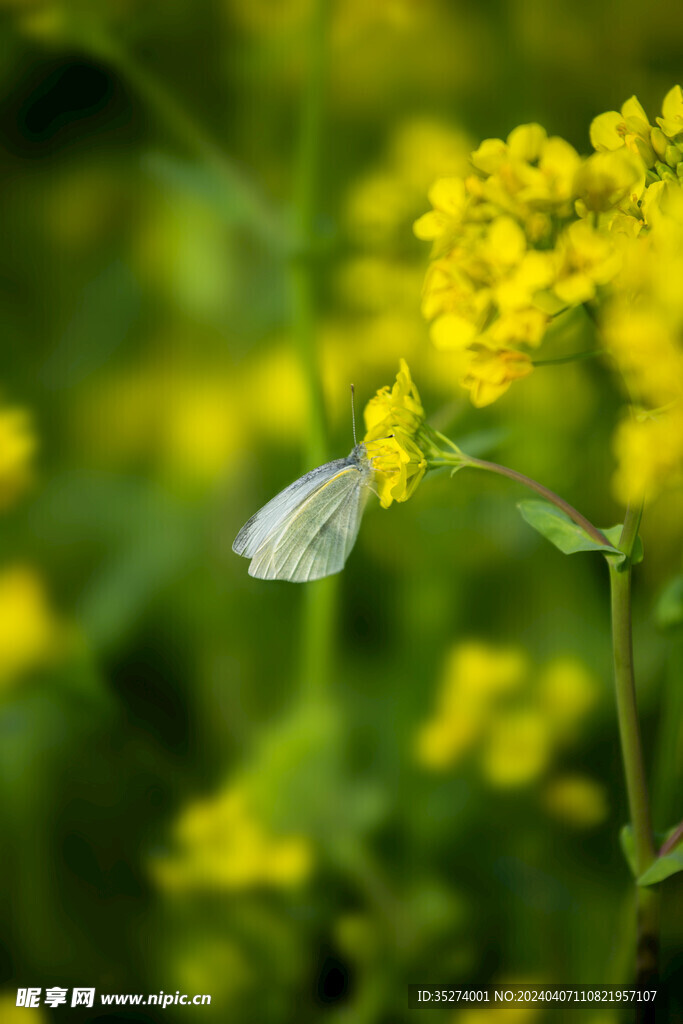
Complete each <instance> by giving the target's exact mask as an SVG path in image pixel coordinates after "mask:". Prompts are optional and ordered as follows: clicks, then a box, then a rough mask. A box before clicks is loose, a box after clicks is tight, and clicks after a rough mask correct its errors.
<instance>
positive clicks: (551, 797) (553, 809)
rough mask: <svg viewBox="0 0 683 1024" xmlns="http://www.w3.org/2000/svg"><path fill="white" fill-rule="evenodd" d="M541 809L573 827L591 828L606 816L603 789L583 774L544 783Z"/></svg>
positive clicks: (606, 808)
mask: <svg viewBox="0 0 683 1024" xmlns="http://www.w3.org/2000/svg"><path fill="white" fill-rule="evenodd" d="M541 802H542V803H543V806H544V807H545V809H546V810H547V811H548V813H549V814H551V815H552V816H553V817H554V818H557V819H558V820H560V821H562V822H564V823H565V824H567V825H571V826H573V827H574V828H594V827H595V826H596V825H601V824H602V823H603V821H605V819H606V818H607V816H608V814H609V806H608V803H607V794H606V792H605V787H604V786H602V785H600V783H599V782H595V781H594V780H593V779H589V778H588V777H587V776H585V775H562V776H559V777H558V778H556V779H552V780H551V781H550V782H548V783H547V784H546V786H545V787H544V789H543V792H542V794H541Z"/></svg>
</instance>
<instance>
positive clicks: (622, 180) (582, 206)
mask: <svg viewBox="0 0 683 1024" xmlns="http://www.w3.org/2000/svg"><path fill="white" fill-rule="evenodd" d="M644 188H645V165H644V164H643V161H642V160H641V159H640V158H639V157H637V156H634V155H633V154H632V153H630V152H629V151H627V150H615V151H613V152H602V153H594V154H593V155H592V156H589V157H588V159H587V160H584V161H583V163H582V164H581V166H580V167H579V169H578V170H577V172H576V176H575V178H574V189H575V193H576V197H577V210H578V211H579V213H580V214H581V215H583V214H584V213H585V212H589V213H603V212H605V211H606V210H612V209H614V207H620V208H621V207H622V204H625V205H626V207H627V208H628V206H629V205H630V204H632V203H636V202H637V201H638V199H640V196H641V195H642V192H643V189H644Z"/></svg>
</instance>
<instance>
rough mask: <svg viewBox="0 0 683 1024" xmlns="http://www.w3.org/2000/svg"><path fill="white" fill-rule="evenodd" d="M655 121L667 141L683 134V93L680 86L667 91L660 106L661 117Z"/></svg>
mask: <svg viewBox="0 0 683 1024" xmlns="http://www.w3.org/2000/svg"><path fill="white" fill-rule="evenodd" d="M656 120H657V124H658V125H659V127H660V128H661V130H662V131H663V132H664V134H665V135H666V137H667V138H668V139H675V138H677V137H678V136H679V135H681V134H682V133H683V92H682V91H681V87H680V85H674V87H673V89H669V91H668V93H667V94H666V96H665V97H664V102H663V104H662V116H661V117H658V118H657V119H656Z"/></svg>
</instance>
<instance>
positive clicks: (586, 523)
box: [461, 455, 611, 547]
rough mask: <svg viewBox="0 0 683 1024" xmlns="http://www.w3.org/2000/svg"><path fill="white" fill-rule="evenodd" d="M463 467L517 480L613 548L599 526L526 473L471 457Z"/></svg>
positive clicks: (592, 535) (594, 538) (589, 534)
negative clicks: (483, 470)
mask: <svg viewBox="0 0 683 1024" xmlns="http://www.w3.org/2000/svg"><path fill="white" fill-rule="evenodd" d="M461 465H463V466H472V467H473V468H474V469H487V470H488V471H489V472H490V473H497V474H498V475H499V476H505V477H507V478H508V479H509V480H515V481H516V482H517V483H519V484H523V485H524V487H528V488H529V489H530V490H532V491H535V492H536V494H540V495H541V497H542V498H545V500H546V501H549V502H551V504H553V505H555V506H556V508H559V509H561V511H562V512H564V513H565V515H568V516H569V518H570V519H571V520H572V521H573V522H575V523H576V524H577V525H578V526H580V527H581V528H582V529H583V530H585V531H586V533H587V534H588V536H589V537H592V539H593V540H594V541H596V542H597V543H598V544H606V545H607V546H608V547H611V545H610V542H609V541H608V539H607V537H605V535H604V533H602V532H601V531H600V530H598V528H597V526H593V524H592V523H591V521H590V520H589V519H586V517H585V516H584V515H582V514H581V513H580V512H578V511H577V510H576V509H575V508H574V506H573V505H570V504H569V502H568V501H565V500H564V498H561V497H560V496H559V494H555V492H554V491H551V490H550V489H549V488H548V487H544V486H543V484H539V483H538V481H537V480H532V479H531V477H529V476H525V475H524V473H518V472H517V470H515V469H508V467H507V466H499V465H498V463H496V462H486V461H485V460H484V459H474V458H472V457H471V456H469V455H468V456H465V458H464V462H461Z"/></svg>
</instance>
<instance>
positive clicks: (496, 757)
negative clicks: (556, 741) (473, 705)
mask: <svg viewBox="0 0 683 1024" xmlns="http://www.w3.org/2000/svg"><path fill="white" fill-rule="evenodd" d="M551 752H552V746H551V734H550V729H549V726H548V722H547V720H546V719H545V717H544V716H543V715H542V714H540V713H539V712H538V711H535V710H532V709H520V710H514V711H509V712H506V713H504V714H502V715H501V716H500V717H499V718H498V719H496V720H495V721H494V722H493V723H492V725H491V730H490V732H489V735H488V737H487V742H486V746H485V748H484V750H483V752H482V770H483V773H484V775H485V777H486V778H487V779H488V781H489V782H491V783H492V784H493V785H494V786H500V787H508V786H509V787H513V786H524V785H527V784H528V783H529V782H533V781H534V779H537V778H538V777H539V776H540V775H542V773H543V772H544V771H545V769H546V767H547V765H548V762H549V760H550V755H551Z"/></svg>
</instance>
